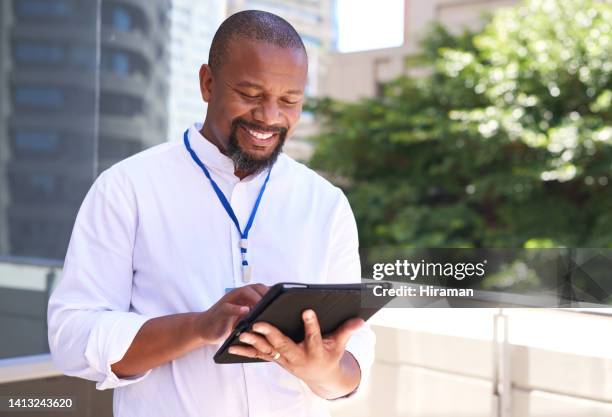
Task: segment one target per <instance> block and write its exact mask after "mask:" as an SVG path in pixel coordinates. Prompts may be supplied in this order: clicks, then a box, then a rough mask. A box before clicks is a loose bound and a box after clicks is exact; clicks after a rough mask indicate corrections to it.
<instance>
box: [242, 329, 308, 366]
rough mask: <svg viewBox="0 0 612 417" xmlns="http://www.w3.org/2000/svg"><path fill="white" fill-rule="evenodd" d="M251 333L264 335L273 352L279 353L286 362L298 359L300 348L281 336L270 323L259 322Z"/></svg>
mask: <svg viewBox="0 0 612 417" xmlns="http://www.w3.org/2000/svg"><path fill="white" fill-rule="evenodd" d="M253 331H255V332H257V333H259V334H262V335H264V336H265V337H266V339H267V340H268V343H270V344H271V345H272V347H273V348H274V350H276V351H277V352H279V353H280V354H281V355H282V356H283V357H284V358H285V359H286V360H287V361H289V362H292V361H294V360H296V359H297V358H298V356H299V352H300V348H299V347H298V346H297V345H296V344H295V342H294V341H293V340H291V339H289V338H288V337H287V336H285V335H284V334H282V333H281V331H280V330H278V329H277V328H276V327H274V326H272V325H271V324H270V323H265V322H261V321H260V322H258V323H255V324H254V325H253Z"/></svg>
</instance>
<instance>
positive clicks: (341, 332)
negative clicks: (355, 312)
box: [329, 317, 365, 349]
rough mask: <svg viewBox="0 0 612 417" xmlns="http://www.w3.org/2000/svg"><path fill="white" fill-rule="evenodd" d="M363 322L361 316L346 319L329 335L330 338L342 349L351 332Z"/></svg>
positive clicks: (357, 328)
mask: <svg viewBox="0 0 612 417" xmlns="http://www.w3.org/2000/svg"><path fill="white" fill-rule="evenodd" d="M364 324H365V321H363V319H362V318H359V317H357V318H354V319H348V320H347V321H345V322H344V323H342V325H341V326H340V327H339V328H338V329H336V330H335V331H334V332H333V333H332V334H330V335H329V338H330V339H334V340H335V341H336V343H337V344H338V345H339V346H340V347H342V349H344V347H345V346H346V343H347V342H348V340H349V338H350V337H351V335H352V334H353V333H355V332H356V331H357V330H359V328H361V327H362V326H363V325H364Z"/></svg>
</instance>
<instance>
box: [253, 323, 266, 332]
mask: <svg viewBox="0 0 612 417" xmlns="http://www.w3.org/2000/svg"><path fill="white" fill-rule="evenodd" d="M253 330H254V331H256V332H257V333H261V334H266V333H268V330H267V329H266V328H265V327H264V326H260V325H257V324H256V325H254V326H253Z"/></svg>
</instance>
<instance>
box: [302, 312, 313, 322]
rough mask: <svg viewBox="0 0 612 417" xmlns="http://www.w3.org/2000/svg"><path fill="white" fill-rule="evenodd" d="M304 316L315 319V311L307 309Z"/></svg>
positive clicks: (307, 318)
mask: <svg viewBox="0 0 612 417" xmlns="http://www.w3.org/2000/svg"><path fill="white" fill-rule="evenodd" d="M304 318H305V319H306V320H312V319H314V311H312V310H306V311H305V312H304Z"/></svg>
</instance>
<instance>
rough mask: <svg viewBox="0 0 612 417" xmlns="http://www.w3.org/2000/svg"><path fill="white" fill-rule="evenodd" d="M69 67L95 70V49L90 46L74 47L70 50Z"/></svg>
mask: <svg viewBox="0 0 612 417" xmlns="http://www.w3.org/2000/svg"><path fill="white" fill-rule="evenodd" d="M70 65H71V66H73V67H74V68H81V69H90V70H93V69H95V68H96V48H95V46H94V45H91V46H79V45H75V46H73V47H71V48H70Z"/></svg>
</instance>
